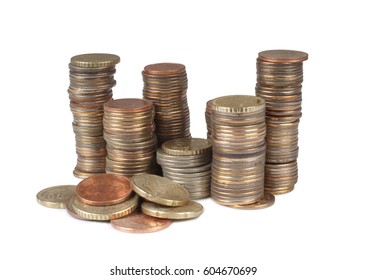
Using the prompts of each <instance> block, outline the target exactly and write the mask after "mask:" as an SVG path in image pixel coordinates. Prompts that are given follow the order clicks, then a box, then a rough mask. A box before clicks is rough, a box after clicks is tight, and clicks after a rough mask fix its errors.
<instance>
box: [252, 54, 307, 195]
mask: <svg viewBox="0 0 367 280" xmlns="http://www.w3.org/2000/svg"><path fill="white" fill-rule="evenodd" d="M307 58H308V55H307V53H304V52H300V51H291V50H269V51H263V52H260V53H259V57H258V58H257V64H256V65H257V84H256V95H257V96H259V97H262V98H264V99H265V103H266V125H267V132H266V133H267V134H266V145H267V149H266V164H265V189H266V190H267V191H269V192H271V193H273V194H282V193H287V192H290V191H292V190H293V189H294V185H295V184H296V182H297V179H298V169H297V157H298V124H299V121H300V118H301V116H302V112H301V102H302V92H301V90H302V82H303V61H305V60H307Z"/></svg>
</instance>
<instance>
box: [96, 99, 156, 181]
mask: <svg viewBox="0 0 367 280" xmlns="http://www.w3.org/2000/svg"><path fill="white" fill-rule="evenodd" d="M103 125H104V138H105V140H106V142H107V158H106V173H114V174H120V175H124V176H126V177H131V176H133V175H137V174H144V173H154V166H155V153H156V149H157V139H156V136H155V135H154V106H153V103H152V102H150V101H149V100H144V99H139V98H125V99H117V100H111V101H109V102H107V103H105V104H104V116H103Z"/></svg>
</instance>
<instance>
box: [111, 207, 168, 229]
mask: <svg viewBox="0 0 367 280" xmlns="http://www.w3.org/2000/svg"><path fill="white" fill-rule="evenodd" d="M171 224H172V220H169V219H160V218H155V217H151V216H148V215H146V214H144V213H142V212H141V211H140V210H135V211H134V212H133V213H131V214H129V215H127V216H125V217H122V218H119V219H114V220H111V225H112V226H113V227H114V228H115V229H117V230H119V231H124V232H131V233H148V232H156V231H160V230H163V229H165V228H167V227H168V226H170V225H171Z"/></svg>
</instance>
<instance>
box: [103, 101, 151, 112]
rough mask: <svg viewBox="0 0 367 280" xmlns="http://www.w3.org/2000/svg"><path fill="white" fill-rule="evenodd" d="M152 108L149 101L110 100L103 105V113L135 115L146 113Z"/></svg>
mask: <svg viewBox="0 0 367 280" xmlns="http://www.w3.org/2000/svg"><path fill="white" fill-rule="evenodd" d="M152 107H153V103H152V102H151V101H149V100H145V99H140V98H121V99H116V100H110V101H108V102H106V103H105V104H104V109H105V111H112V112H116V111H117V112H129V113H130V112H132V113H137V112H141V111H147V110H149V109H151V108H152Z"/></svg>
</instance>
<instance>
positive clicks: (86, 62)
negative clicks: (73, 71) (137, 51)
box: [70, 53, 120, 68]
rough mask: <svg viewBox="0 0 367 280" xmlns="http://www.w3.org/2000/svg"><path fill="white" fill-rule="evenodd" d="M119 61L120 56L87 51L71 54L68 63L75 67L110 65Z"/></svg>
mask: <svg viewBox="0 0 367 280" xmlns="http://www.w3.org/2000/svg"><path fill="white" fill-rule="evenodd" d="M119 62H120V57H119V56H117V55H114V54H107V53H88V54H80V55H76V56H73V57H72V58H71V61H70V63H71V64H72V65H73V66H77V67H87V68H98V67H110V66H113V65H115V64H117V63H119Z"/></svg>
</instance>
